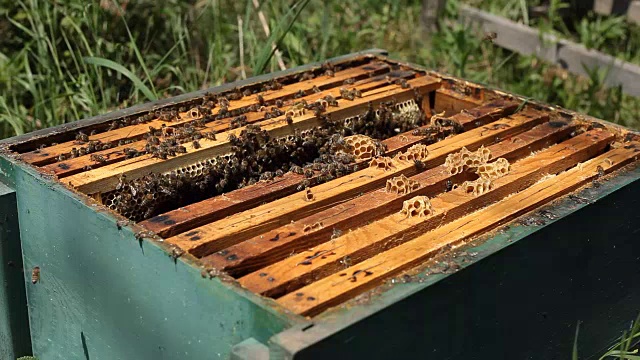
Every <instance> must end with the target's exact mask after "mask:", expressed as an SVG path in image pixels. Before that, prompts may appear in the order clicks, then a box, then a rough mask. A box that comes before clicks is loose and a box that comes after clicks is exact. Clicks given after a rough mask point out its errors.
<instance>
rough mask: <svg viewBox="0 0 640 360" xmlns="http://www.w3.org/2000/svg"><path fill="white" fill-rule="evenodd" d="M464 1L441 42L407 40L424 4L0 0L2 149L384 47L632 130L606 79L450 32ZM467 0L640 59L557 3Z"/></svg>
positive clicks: (632, 117)
mask: <svg viewBox="0 0 640 360" xmlns="http://www.w3.org/2000/svg"><path fill="white" fill-rule="evenodd" d="M459 1H461V0H458V1H456V0H450V1H449V2H448V4H447V11H446V14H445V18H444V19H443V21H442V24H443V26H442V29H441V31H439V32H437V33H435V34H433V36H431V37H427V36H424V34H421V33H420V32H419V31H416V29H418V28H419V25H420V24H419V14H420V6H421V1H419V0H414V1H410V0H401V1H390V0H387V1H379V0H364V1H359V2H344V1H338V0H328V1H324V2H311V1H309V0H298V1H293V0H290V1H286V0H271V1H262V0H259V1H254V0H244V1H238V2H227V1H221V0H166V1H162V2H156V1H152V0H140V1H135V2H129V1H128V0H127V1H122V0H120V2H116V1H114V0H101V1H94V2H85V1H81V0H61V1H55V2H53V1H39V0H18V1H14V0H0V32H2V33H3V34H4V36H3V37H2V38H0V138H2V137H8V136H13V135H16V134H22V133H25V132H29V131H32V130H35V129H40V128H45V127H49V126H53V125H57V124H60V123H64V122H69V121H74V120H78V119H82V118H86V117H89V116H93V115H97V114H100V113H104V112H108V111H111V110H114V109H118V108H123V107H128V106H131V105H133V104H137V103H141V102H146V101H149V100H153V99H156V98H161V97H167V96H171V95H176V94H180V93H184V92H188V91H193V90H196V89H202V88H206V87H209V86H213V85H217V84H221V83H225V82H229V81H233V80H236V79H239V78H243V77H245V76H252V75H257V74H260V73H264V72H271V71H275V70H278V69H279V66H278V57H277V56H276V53H275V52H274V50H273V48H272V47H271V43H276V44H277V47H278V49H279V52H280V54H281V57H282V63H283V64H284V65H285V66H286V67H293V66H296V65H300V64H305V63H308V62H312V61H320V60H323V59H326V58H328V57H332V56H337V55H341V54H345V53H350V52H354V51H357V50H362V49H365V48H371V47H381V48H385V49H387V50H389V51H390V52H391V55H392V56H393V57H395V58H399V59H404V60H408V61H412V62H416V63H419V64H423V65H426V66H428V67H431V68H435V69H438V70H441V71H444V72H447V73H451V74H454V75H458V76H463V77H466V78H469V79H471V80H475V81H480V82H483V83H487V84H490V85H493V86H497V87H500V88H503V89H505V90H508V91H513V92H516V93H519V94H521V95H524V96H527V97H531V98H533V99H537V100H540V101H544V102H549V103H553V104H557V105H561V106H565V107H567V108H571V109H574V110H577V111H580V112H585V113H589V114H591V115H594V116H597V117H601V118H604V119H606V120H610V121H613V122H617V123H621V124H623V125H626V126H632V127H638V126H639V123H638V121H637V120H636V119H637V118H638V115H639V112H640V102H639V101H638V99H636V98H632V97H629V96H626V95H624V94H623V93H622V92H621V91H620V89H615V88H614V89H605V88H604V87H603V79H604V76H605V74H604V73H593V74H592V75H591V76H589V77H588V78H579V77H575V76H572V75H570V74H567V73H566V72H564V71H562V70H561V69H559V68H556V67H553V66H550V65H547V64H544V63H541V62H539V61H538V60H536V59H535V58H532V57H523V56H519V55H516V54H512V53H510V52H508V51H506V50H503V49H499V48H496V47H495V46H493V45H492V44H491V43H489V42H486V41H481V40H480V39H478V38H477V37H475V36H473V35H474V34H473V33H472V32H471V31H469V29H466V28H463V27H461V26H460V25H458V24H457V23H456V22H455V18H456V16H457V15H456V13H457V11H456V9H457V6H458V2H459ZM465 2H467V3H470V4H472V5H481V6H482V7H485V8H487V9H489V10H491V11H494V12H497V13H500V14H503V15H505V16H508V17H511V18H514V19H517V20H521V21H524V22H528V23H531V24H533V25H536V26H539V27H540V28H541V29H542V30H543V31H554V32H563V31H565V32H567V33H568V34H572V36H575V37H577V38H578V39H579V40H582V41H583V42H585V43H586V44H588V45H589V46H593V47H596V48H600V47H608V48H610V50H611V51H615V52H616V55H618V56H620V57H623V58H634V59H635V58H636V57H640V55H638V53H637V51H635V50H636V49H637V48H638V47H637V45H638V42H640V40H639V39H640V31H638V29H637V28H635V27H632V26H630V25H627V24H626V23H625V22H623V21H620V19H618V18H612V20H609V19H604V18H596V17H593V16H591V17H588V18H586V19H584V20H582V21H581V22H580V23H578V24H576V29H577V31H576V30H574V31H570V30H568V29H564V28H566V26H565V25H564V22H562V21H561V19H560V17H559V15H558V13H559V12H560V11H561V10H562V8H563V7H564V5H563V3H562V2H560V1H558V0H554V1H552V3H553V5H554V6H553V7H552V9H551V10H550V11H549V13H548V14H547V15H546V16H543V17H536V18H535V19H534V18H531V17H530V16H529V15H528V12H527V6H525V5H526V3H532V2H524V1H507V0H492V1H477V0H467V1H465ZM255 5H258V7H256V6H255ZM260 13H262V15H263V19H264V20H265V23H266V24H267V25H268V28H269V31H270V34H269V36H267V34H266V33H265V31H264V26H263V24H262V22H261V21H260ZM621 34H622V36H621ZM616 39H623V40H624V41H623V42H624V43H625V44H626V45H625V46H622V45H621V44H618V42H620V41H622V40H620V41H617V40H616ZM614 40H616V41H614ZM240 44H242V45H243V46H242V50H243V51H242V54H241V53H240Z"/></svg>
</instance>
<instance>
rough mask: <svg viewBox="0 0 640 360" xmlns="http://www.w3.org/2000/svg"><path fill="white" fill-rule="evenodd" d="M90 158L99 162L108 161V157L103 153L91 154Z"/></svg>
mask: <svg viewBox="0 0 640 360" xmlns="http://www.w3.org/2000/svg"><path fill="white" fill-rule="evenodd" d="M89 159H90V160H91V161H95V162H97V163H105V162H107V158H106V157H104V156H103V155H99V154H91V156H90V157H89Z"/></svg>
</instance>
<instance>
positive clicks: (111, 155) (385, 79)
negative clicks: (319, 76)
mask: <svg viewBox="0 0 640 360" xmlns="http://www.w3.org/2000/svg"><path fill="white" fill-rule="evenodd" d="M415 75H416V73H415V72H412V71H392V72H389V73H386V74H384V75H379V76H374V77H368V78H365V79H363V80H360V81H357V82H356V83H354V84H353V85H351V86H352V87H353V88H357V89H359V90H360V91H361V92H363V93H366V92H368V91H372V90H375V89H376V88H379V87H383V86H386V85H389V79H399V78H405V79H406V78H410V77H413V76H415ZM327 95H331V96H333V97H334V98H336V99H341V98H342V96H341V93H340V88H334V89H329V90H326V91H323V92H320V93H312V94H310V95H307V96H304V97H301V98H298V99H294V100H291V101H287V103H286V104H285V106H283V107H282V109H281V110H282V111H283V112H286V111H287V110H288V109H289V108H291V106H292V105H293V103H294V102H298V101H302V100H304V101H307V102H313V101H316V100H318V99H321V98H322V97H324V96H327ZM268 108H269V109H270V108H271V107H268ZM268 111H270V110H266V111H258V112H249V113H246V114H245V116H246V122H247V124H255V123H259V122H260V121H264V120H265V118H266V116H265V115H266V114H267V112H268ZM231 120H232V118H225V119H219V120H214V121H211V122H209V123H207V124H205V127H204V129H202V130H203V131H213V132H215V133H218V132H221V131H226V130H229V125H230V122H231ZM128 128H129V127H127V128H126V129H128ZM146 129H147V131H148V130H149V128H148V127H147V128H146ZM146 144H147V142H146V140H139V141H136V142H134V143H131V144H126V145H122V146H117V147H114V148H111V149H107V150H103V151H98V152H95V153H92V154H87V155H84V156H79V157H76V158H72V159H68V160H65V161H60V162H56V163H53V164H49V165H45V166H43V169H44V170H46V171H48V172H51V173H53V174H55V175H57V176H58V177H59V178H63V177H66V176H70V175H74V174H77V173H80V172H82V171H86V170H87V169H97V168H100V167H103V166H106V165H109V164H113V163H116V162H118V161H122V160H124V159H125V158H126V155H125V149H134V150H137V151H140V152H144V151H145V145H146ZM93 155H101V156H103V157H104V158H105V159H106V161H104V162H95V161H93V160H92V158H91V157H92V156H93Z"/></svg>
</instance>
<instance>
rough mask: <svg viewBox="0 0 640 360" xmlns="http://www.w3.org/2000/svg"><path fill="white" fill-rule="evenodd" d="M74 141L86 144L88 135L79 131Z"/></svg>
mask: <svg viewBox="0 0 640 360" xmlns="http://www.w3.org/2000/svg"><path fill="white" fill-rule="evenodd" d="M76 140H77V141H79V142H88V141H89V135H87V134H85V133H83V132H82V131H79V132H78V134H76Z"/></svg>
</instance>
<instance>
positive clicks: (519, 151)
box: [202, 123, 575, 277]
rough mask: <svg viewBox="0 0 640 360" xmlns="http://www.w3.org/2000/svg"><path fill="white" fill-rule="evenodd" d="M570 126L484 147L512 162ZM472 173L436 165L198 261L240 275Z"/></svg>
mask: <svg viewBox="0 0 640 360" xmlns="http://www.w3.org/2000/svg"><path fill="white" fill-rule="evenodd" d="M574 129H575V126H573V125H569V124H566V125H564V126H558V125H552V124H550V123H545V124H542V125H539V126H536V127H535V128H533V129H531V130H529V131H527V132H525V133H522V134H520V135H514V137H512V138H511V139H507V140H504V141H503V142H500V143H497V144H494V145H491V146H489V147H488V148H489V150H490V151H491V154H492V159H497V158H500V157H503V158H506V159H507V160H509V161H510V162H512V161H515V160H517V159H520V158H522V157H525V156H528V155H530V154H531V153H532V152H534V151H538V150H540V149H542V148H545V147H547V146H549V145H551V144H555V143H557V142H558V141H561V140H563V139H565V138H566V137H568V136H569V134H570V133H571V132H572V131H573V130H574ZM472 177H473V175H472V174H471V173H470V172H465V173H462V174H458V175H455V176H452V175H451V174H450V173H449V172H448V171H447V169H446V168H445V166H444V165H440V166H437V167H435V168H432V169H429V170H427V171H425V172H422V173H418V174H416V175H414V176H412V177H411V178H410V179H411V180H414V181H418V182H419V183H420V184H421V188H420V189H417V190H415V191H412V192H411V193H409V194H405V195H396V194H393V193H387V192H386V191H384V189H381V190H377V191H373V192H370V193H367V194H364V195H362V196H360V197H358V198H356V199H353V200H350V201H347V202H344V203H342V204H340V205H337V206H334V207H331V208H329V209H327V210H325V211H323V212H319V213H315V214H313V215H311V216H309V217H306V218H304V219H300V220H299V221H296V222H294V223H291V224H287V225H284V226H281V227H279V228H277V229H274V230H271V231H269V232H266V233H264V234H261V235H259V236H255V237H253V238H251V239H248V240H246V241H244V242H241V243H239V244H237V245H234V246H231V247H229V248H227V249H224V250H223V251H220V252H217V253H213V254H211V255H208V256H205V257H203V258H202V262H203V263H204V264H205V265H206V266H211V267H213V268H216V269H221V270H224V271H226V272H227V273H229V274H231V275H232V276H236V277H237V276H242V275H245V274H247V273H249V272H252V271H257V270H258V269H260V268H262V267H265V266H267V265H270V264H273V263H275V262H276V261H280V260H282V259H284V258H286V257H287V256H290V255H291V254H294V253H298V252H300V251H303V250H306V249H309V248H311V247H314V246H316V245H318V244H320V243H323V242H326V241H329V240H330V239H331V238H332V237H333V236H337V235H338V234H341V233H344V232H346V231H348V230H349V229H354V228H356V227H357V226H361V225H365V224H366V223H368V222H370V221H374V220H376V219H378V218H381V217H384V216H387V215H390V214H391V213H394V212H397V209H398V208H401V207H402V202H403V201H404V200H408V199H410V198H412V197H414V196H421V195H426V196H429V197H433V196H434V195H436V194H438V193H441V192H444V191H446V189H447V183H448V182H450V184H452V185H453V184H458V185H459V184H461V183H462V182H463V181H464V180H472ZM362 204H367V206H362ZM316 223H322V224H323V226H322V228H319V229H312V230H309V231H307V232H305V231H304V228H305V226H306V225H309V224H316Z"/></svg>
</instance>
